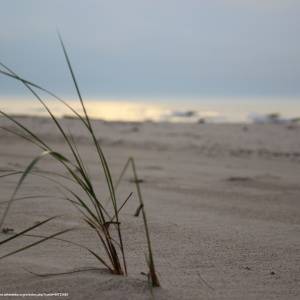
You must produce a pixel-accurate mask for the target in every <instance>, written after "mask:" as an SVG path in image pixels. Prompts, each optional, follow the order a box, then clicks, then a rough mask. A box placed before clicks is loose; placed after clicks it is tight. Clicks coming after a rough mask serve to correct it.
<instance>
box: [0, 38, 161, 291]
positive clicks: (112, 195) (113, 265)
mask: <svg viewBox="0 0 300 300" xmlns="http://www.w3.org/2000/svg"><path fill="white" fill-rule="evenodd" d="M59 39H60V43H61V46H62V50H63V53H64V56H65V59H66V62H67V65H68V69H69V71H70V74H71V77H72V80H73V83H74V86H75V89H76V92H77V95H78V98H79V101H80V104H81V108H82V111H83V114H80V113H79V112H77V111H76V110H74V109H73V108H72V107H71V106H70V105H69V104H68V103H66V102H65V101H64V100H62V99H61V98H59V97H57V96H56V95H55V94H54V93H52V92H50V91H48V90H47V89H45V88H43V87H41V86H39V85H37V84H35V83H33V82H30V81H28V80H26V79H24V78H21V77H20V76H19V75H17V74H16V73H15V72H14V71H12V70H11V69H10V68H8V67H7V66H5V65H4V64H2V63H0V65H1V66H2V70H1V69H0V74H3V75H5V76H8V77H10V78H12V79H15V80H17V81H19V82H21V83H22V84H23V85H24V86H25V87H26V88H27V89H28V90H29V91H30V92H31V93H32V94H33V95H34V97H35V98H36V99H37V101H39V102H40V104H41V106H42V107H43V108H44V109H45V110H46V111H47V113H48V114H49V117H50V118H51V119H52V121H53V123H54V124H55V126H56V128H57V129H58V131H59V133H60V135H61V136H62V138H63V140H64V142H65V144H66V146H67V148H68V150H69V155H65V154H62V153H61V152H59V151H57V150H56V149H54V148H53V147H52V146H51V145H50V144H49V143H47V142H46V141H45V140H44V139H43V138H41V137H39V136H38V135H37V134H36V133H34V132H33V131H32V130H31V129H29V128H28V127H26V126H25V125H23V124H22V123H21V122H19V121H18V120H17V119H16V118H15V117H13V116H11V115H9V114H7V113H5V112H4V111H2V110H0V114H1V115H3V116H4V117H6V118H7V119H8V120H10V121H11V122H12V123H13V124H14V125H15V129H9V128H3V129H4V130H7V131H9V132H10V133H12V134H15V135H17V136H19V137H20V138H23V139H25V140H27V141H28V142H30V143H32V144H34V145H35V146H37V147H38V148H39V149H40V150H41V154H40V155H38V156H36V157H34V159H33V160H32V161H31V162H30V164H29V165H28V166H27V167H26V169H25V170H12V171H10V172H7V173H6V174H5V175H4V176H13V175H20V178H19V180H18V183H17V185H16V187H15V189H14V191H13V194H12V196H11V198H10V200H9V201H7V202H6V204H5V205H6V206H5V209H4V211H3V214H2V217H1V219H0V229H2V228H3V225H4V223H5V220H6V217H7V215H8V213H9V210H10V207H11V204H12V203H13V202H14V201H17V200H22V199H24V198H28V197H23V198H22V197H19V198H17V193H18V191H19V189H20V188H21V186H22V184H23V182H24V180H25V179H26V178H27V176H28V175H32V174H35V175H38V176H42V177H44V178H48V179H49V180H51V181H54V182H55V179H53V176H54V177H56V178H57V176H63V177H64V179H67V180H70V181H72V183H74V184H75V185H76V186H77V187H79V188H80V190H81V192H83V194H84V196H82V195H81V194H80V193H78V192H75V191H74V190H73V189H72V188H69V187H67V185H64V184H62V183H59V184H60V186H61V188H62V189H63V190H64V194H63V197H62V199H64V200H66V201H69V202H70V203H71V204H72V205H74V206H75V207H76V208H77V209H78V210H79V211H80V214H81V217H82V219H83V220H84V222H85V223H86V224H87V226H88V227H89V228H91V229H92V230H93V231H94V232H95V233H96V235H97V237H98V238H99V241H100V242H101V245H102V248H103V249H104V253H105V254H104V255H103V256H101V255H100V254H99V253H96V252H95V251H93V250H91V249H89V248H87V247H85V246H81V245H79V244H76V243H74V242H70V241H67V240H63V239H59V238H57V236H59V235H62V234H64V233H66V232H68V231H70V230H73V229H66V230H62V231H59V232H56V233H54V234H52V235H49V236H45V237H42V236H36V237H39V238H40V239H39V240H38V241H36V242H34V243H31V244H28V245H26V246H24V247H22V248H21V249H18V250H15V251H13V252H10V253H8V254H6V255H3V256H2V257H0V259H2V258H5V257H8V256H10V255H13V254H15V253H18V252H20V251H23V250H26V249H28V248H30V247H33V246H35V245H37V244H40V243H43V242H45V241H47V240H49V239H57V240H61V241H65V242H70V243H72V244H75V245H77V246H81V247H83V248H85V249H86V250H87V251H88V252H89V253H90V254H91V255H93V256H94V257H95V258H96V259H97V260H98V262H99V263H100V264H101V265H102V266H104V267H105V268H107V269H108V270H109V271H110V272H111V273H112V274H118V275H127V263H126V255H125V249H124V242H123V235H122V231H121V221H120V212H121V209H122V208H123V207H124V205H125V204H126V203H127V201H128V200H129V199H130V196H131V194H129V195H128V196H127V197H126V198H125V200H124V202H123V203H118V201H117V197H116V189H117V187H118V185H119V183H120V181H121V179H122V177H123V175H124V173H125V171H126V169H127V168H128V166H129V165H131V167H132V170H133V175H134V179H135V180H134V181H135V184H136V188H137V195H138V199H139V208H138V210H137V215H138V214H139V212H142V218H143V223H144V227H145V234H146V241H147V245H148V254H147V257H146V262H147V265H148V268H149V278H150V280H151V283H152V286H160V283H159V280H158V277H157V275H156V271H155V265H154V258H153V251H152V246H151V239H150V233H149V228H148V223H147V217H146V212H145V208H144V202H143V199H142V193H141V188H140V185H139V180H138V177H137V171H136V167H135V162H134V159H133V158H130V159H129V160H128V162H127V163H126V165H125V167H124V169H123V171H122V172H121V175H120V177H119V178H118V180H117V181H116V183H114V182H113V178H112V175H111V170H110V168H109V165H108V162H107V160H106V157H105V155H104V153H103V150H102V148H101V146H100V144H99V142H98V140H97V137H96V134H95V131H94V128H93V125H92V123H91V120H90V118H89V115H88V113H87V111H86V108H85V105H84V101H83V98H82V96H81V93H80V90H79V87H78V83H77V81H76V78H75V75H74V72H73V69H72V66H71V63H70V60H69V56H68V54H67V51H66V48H65V46H64V43H63V40H62V39H61V37H60V36H59ZM38 91H43V92H46V93H48V94H50V95H51V96H52V97H54V98H55V99H56V100H57V101H59V102H61V103H62V104H63V105H65V106H66V107H67V108H68V109H69V110H70V111H71V112H72V113H73V114H74V115H75V117H76V118H78V119H79V120H80V122H81V123H82V125H83V126H84V127H85V128H86V130H87V132H88V135H89V137H90V139H91V141H92V142H91V145H92V147H93V148H94V150H95V152H96V154H97V157H98V163H99V169H100V170H101V171H102V172H103V173H104V177H105V182H106V185H107V187H108V191H109V197H108V202H110V203H111V204H112V211H108V209H107V208H106V207H107V206H106V204H107V203H103V200H102V199H103V195H101V197H100V195H98V194H97V192H96V191H95V187H94V185H93V180H92V178H91V176H90V174H89V172H88V170H87V168H86V164H85V162H84V160H83V159H82V156H81V154H80V152H79V150H78V147H77V144H76V140H75V138H74V137H73V135H72V133H70V132H67V131H66V130H65V129H64V128H63V127H62V125H61V123H60V120H59V119H58V118H57V117H56V116H55V115H54V114H53V113H52V111H51V109H50V108H49V107H48V105H47V103H46V102H45V101H44V100H43V99H42V98H41V97H40V95H39V94H38ZM45 157H50V158H52V159H53V160H54V161H55V162H56V163H58V164H59V165H61V166H62V167H63V168H64V169H65V170H66V171H67V174H68V175H67V176H65V175H61V174H58V173H54V172H50V171H41V172H40V173H39V174H37V173H38V172H37V171H36V166H37V164H38V163H39V162H40V161H41V160H43V159H44V158H45ZM54 218H55V217H52V218H48V219H46V220H44V221H42V222H39V223H38V224H35V225H33V226H30V227H29V228H26V229H25V230H23V231H21V232H20V233H17V234H14V235H13V236H12V237H9V238H7V239H4V240H2V241H0V246H1V245H4V244H5V243H7V242H9V241H11V240H13V239H16V238H18V237H20V236H22V235H23V236H24V235H29V232H31V231H32V230H34V229H35V228H37V227H39V226H42V225H44V224H45V223H47V222H50V221H52V220H53V219H54ZM31 236H34V235H31ZM115 236H116V237H115Z"/></svg>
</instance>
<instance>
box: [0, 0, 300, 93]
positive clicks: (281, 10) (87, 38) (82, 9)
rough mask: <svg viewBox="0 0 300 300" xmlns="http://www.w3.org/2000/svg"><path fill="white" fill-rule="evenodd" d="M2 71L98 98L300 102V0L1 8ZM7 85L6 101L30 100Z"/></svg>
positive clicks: (0, 80) (13, 4) (15, 2)
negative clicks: (61, 40)
mask: <svg viewBox="0 0 300 300" xmlns="http://www.w3.org/2000/svg"><path fill="white" fill-rule="evenodd" d="M0 4H1V6H0V61H2V62H3V63H5V64H7V65H8V66H10V67H12V68H13V69H14V70H15V71H16V72H18V73H19V74H20V75H22V76H24V77H26V78H28V79H30V80H32V81H34V82H36V83H38V84H41V85H43V86H45V87H47V88H49V89H51V90H53V91H56V92H58V93H59V94H60V95H66V96H69V95H71V94H72V93H73V86H72V84H71V81H70V78H69V74H68V72H67V68H66V64H65V62H64V58H63V55H62V51H61V48H60V45H59V42H58V38H57V34H56V29H57V28H58V29H59V30H60V32H61V34H62V36H63V38H64V41H65V44H66V47H67V49H68V51H69V55H70V58H71V61H72V63H73V66H74V70H75V73H76V75H77V77H78V81H79V85H80V87H81V89H82V92H83V94H84V95H86V96H87V97H92V98H105V97H108V98H151V97H158V98H197V97H203V96H204V97H205V96H212V97H225V96H227V97H231V96H238V97H255V96H281V97H282V96H283V97H285V96H296V97H298V96H300V38H299V33H300V1H299V0H295V1H292V0H278V1H276V0H273V1H272V0H269V1H268V0H257V1H255V0H252V1H250V0H236V1H234V0H207V1H204V0H202V1H201V0H181V1H179V0H119V1H117V0H109V1H108V0H106V1H102V0H95V1H92V0H84V1H79V0H76V1H74V0H73V1H69V0H51V1H47V0H43V1H41V0H26V1H25V0H23V1H21V0H0ZM23 91H24V89H23V88H20V87H19V85H18V84H16V83H15V82H12V81H11V80H8V79H7V78H4V77H3V76H1V77H0V93H1V95H8V94H9V95H18V94H21V95H23V94H24V95H26V93H24V92H23Z"/></svg>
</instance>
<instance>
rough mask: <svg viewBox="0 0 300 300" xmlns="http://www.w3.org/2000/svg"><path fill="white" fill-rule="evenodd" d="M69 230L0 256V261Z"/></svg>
mask: <svg viewBox="0 0 300 300" xmlns="http://www.w3.org/2000/svg"><path fill="white" fill-rule="evenodd" d="M71 230H73V229H72V228H71V229H65V230H62V231H59V232H56V233H54V234H52V235H49V236H47V237H45V238H42V239H40V240H39V241H37V242H34V243H31V244H29V245H26V246H24V247H22V248H20V249H17V250H15V251H12V252H10V253H8V254H5V255H3V256H1V257H0V259H3V258H6V257H9V256H12V255H14V254H17V253H19V252H22V251H24V250H27V249H29V248H32V247H34V246H36V245H38V244H41V243H43V242H46V241H47V240H50V239H52V238H54V237H56V236H58V235H61V234H64V233H66V232H69V231H71Z"/></svg>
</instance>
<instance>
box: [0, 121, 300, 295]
mask: <svg viewBox="0 0 300 300" xmlns="http://www.w3.org/2000/svg"><path fill="white" fill-rule="evenodd" d="M20 120H21V121H22V122H24V123H25V124H26V125H28V126H30V127H31V128H32V129H34V130H35V131H36V132H37V133H38V134H39V135H40V136H42V137H43V138H45V139H46V140H47V141H49V142H50V143H51V144H52V145H53V147H54V148H55V149H59V150H60V151H66V147H65V145H64V144H63V140H62V139H61V138H60V137H59V135H58V133H57V130H56V129H55V128H54V127H53V125H51V121H50V120H48V119H46V118H20ZM62 122H63V124H64V125H65V126H66V127H69V128H70V129H71V131H72V132H73V133H74V135H75V137H76V140H77V141H78V143H79V148H80V151H81V152H82V153H83V156H84V158H85V159H86V162H87V165H88V168H89V171H90V173H91V174H92V175H94V181H95V184H96V186H97V188H98V191H99V193H102V194H104V195H106V193H107V191H106V187H105V184H104V182H103V180H102V179H103V176H102V175H101V174H100V172H99V168H98V165H97V164H96V163H95V162H96V156H95V153H94V152H93V149H92V146H91V143H90V140H89V139H88V137H87V135H86V133H85V130H84V128H82V126H81V125H80V124H79V122H77V121H76V120H69V119H64V120H62ZM0 125H1V126H11V124H10V123H9V122H8V121H6V120H5V119H3V118H0ZM94 126H95V128H96V129H97V135H98V137H99V139H100V141H101V143H102V146H103V148H104V151H105V154H106V155H107V157H108V160H109V163H110V166H111V168H112V172H113V175H114V176H115V177H117V175H118V174H119V173H120V171H121V169H122V167H123V165H124V164H125V162H126V159H127V158H128V157H129V156H133V157H134V158H135V159H136V163H137V166H138V171H139V175H140V178H142V179H143V183H142V190H143V195H144V198H145V205H146V210H147V213H148V218H149V222H150V229H151V236H152V240H153V247H154V251H155V259H156V265H157V270H158V273H159V277H160V280H161V284H162V288H160V289H155V290H154V295H153V296H152V295H151V293H150V290H149V287H148V284H147V281H146V278H144V276H143V275H141V274H140V272H146V270H147V269H146V265H145V261H144V253H145V251H146V243H145V237H144V229H143V226H142V220H141V219H137V218H134V217H133V216H132V215H133V212H134V210H135V208H136V207H137V200H136V196H135V195H134V198H133V199H132V202H130V203H129V204H128V206H126V207H125V208H124V211H123V215H122V223H123V231H124V236H125V246H126V250H127V259H128V266H129V276H128V277H127V278H125V277H121V276H112V275H110V274H108V273H107V272H106V271H101V270H90V271H85V272H75V273H72V274H68V275H59V276H54V277H45V278H40V277H37V276H35V275H32V274H31V273H29V272H28V270H31V271H34V272H38V273H52V272H53V273H55V272H65V271H71V270H76V269H78V268H95V267H98V264H97V262H96V261H95V260H94V258H93V257H91V256H90V255H89V253H87V252H85V251H84V250H82V249H80V248H77V247H75V246H72V245H69V244H66V243H63V242H59V241H48V242H46V243H45V244H41V245H39V246H37V247H35V248H32V249H29V250H27V251H24V252H22V253H19V254H17V255H15V256H12V257H9V258H7V259H3V260H1V261H0V270H1V271H0V293H1V292H2V293H10V292H15V293H33V292H38V293H42V292H67V293H69V296H68V298H67V299H128V300H129V299H130V300H131V299H152V298H153V297H154V298H155V299H230V300H232V299H299V298H300V201H299V197H300V184H299V178H300V127H297V126H292V127H291V126H290V127H288V126H287V125H279V124H273V125H271V124H270V125H266V124H265V125H247V126H245V125H239V124H235V125H230V124H226V125H222V124H218V125H217V124H189V125H188V124H155V123H150V122H149V123H117V122H114V123H107V122H102V121H95V122H94ZM39 152H40V151H39V150H38V149H36V148H35V147H34V146H32V145H30V144H28V143H27V142H26V141H23V140H20V139H19V138H17V137H15V136H12V135H10V134H8V133H7V132H5V131H0V169H1V170H6V169H12V168H13V169H20V168H21V169H22V168H24V167H25V166H26V165H27V164H28V163H29V162H30V161H31V159H32V158H33V157H34V155H36V154H38V153H39ZM67 153H68V152H67V151H66V154H67ZM38 168H44V169H47V170H60V168H59V167H58V166H57V165H56V163H54V162H53V161H52V160H50V159H45V160H44V161H43V162H42V163H41V164H40V165H39V166H38ZM131 179H132V174H130V173H128V174H127V176H126V179H125V180H124V182H123V183H122V186H121V187H120V191H119V198H120V199H125V197H126V196H127V195H128V193H129V192H130V191H134V190H135V188H134V185H133V184H132V182H131V181H130V180H131ZM16 180H17V177H15V178H12V177H9V178H2V179H0V187H1V196H0V201H6V200H8V198H9V197H10V195H11V193H12V191H13V188H14V186H15V183H16ZM59 192H60V191H59V189H58V188H57V186H56V185H55V184H53V183H49V182H48V181H46V180H44V179H41V178H39V177H36V176H31V177H30V178H27V179H26V182H25V184H24V186H23V187H22V190H21V191H20V193H19V196H21V195H45V194H46V195H50V196H51V197H52V196H53V197H52V198H47V199H42V197H40V198H37V199H32V200H22V201H21V200H20V201H16V202H15V203H14V204H13V205H12V208H11V211H10V214H9V217H8V219H7V221H6V227H9V228H13V229H14V230H15V231H20V230H21V229H22V228H24V227H25V226H27V225H30V224H33V223H34V222H36V221H40V220H43V219H44V218H46V217H50V216H53V215H62V214H63V217H61V218H58V219H56V220H55V221H53V222H52V223H51V224H48V225H46V226H44V227H42V228H40V229H39V230H38V232H40V233H43V234H50V233H53V232H55V231H56V230H59V229H63V228H69V227H74V226H75V227H77V228H78V230H76V231H73V232H71V233H67V234H66V235H65V236H64V237H65V238H68V239H70V240H72V241H76V242H80V243H81V244H84V245H88V246H90V247H93V248H94V249H97V247H98V246H99V244H97V239H96V238H95V237H94V236H93V234H92V233H90V231H89V230H88V229H87V228H86V226H85V225H84V224H83V222H82V221H81V220H80V219H79V218H78V213H77V212H76V210H75V209H74V208H73V207H72V206H70V204H69V203H67V202H65V201H61V200H59V199H57V195H59ZM3 208H4V206H3V205H1V206H0V209H1V211H3ZM0 237H1V239H3V238H5V237H7V235H5V234H3V233H1V234H0ZM32 240H33V238H22V239H19V240H18V241H16V242H13V243H11V244H7V245H5V246H2V247H0V255H4V254H5V253H7V252H8V251H10V250H12V249H14V248H15V247H16V246H21V245H24V243H26V242H28V241H32ZM4 298H5V297H3V299H4ZM29 298H30V297H28V298H27V299H29ZM63 298H66V297H63ZM10 299H11V298H10ZM34 299H36V297H34Z"/></svg>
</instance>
